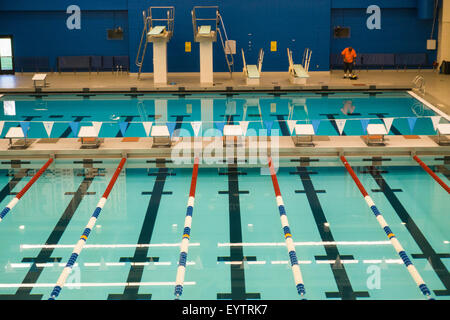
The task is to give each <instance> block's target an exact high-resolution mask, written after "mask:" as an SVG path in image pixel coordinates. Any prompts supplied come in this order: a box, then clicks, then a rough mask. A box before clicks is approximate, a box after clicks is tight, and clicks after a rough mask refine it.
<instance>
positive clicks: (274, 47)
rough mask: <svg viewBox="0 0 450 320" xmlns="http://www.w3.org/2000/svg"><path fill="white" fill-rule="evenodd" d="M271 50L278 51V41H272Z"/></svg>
mask: <svg viewBox="0 0 450 320" xmlns="http://www.w3.org/2000/svg"><path fill="white" fill-rule="evenodd" d="M270 51H277V42H276V41H270Z"/></svg>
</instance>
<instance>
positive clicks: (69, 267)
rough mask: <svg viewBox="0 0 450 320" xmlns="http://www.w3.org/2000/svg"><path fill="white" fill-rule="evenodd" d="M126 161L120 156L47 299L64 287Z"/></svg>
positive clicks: (56, 295)
mask: <svg viewBox="0 0 450 320" xmlns="http://www.w3.org/2000/svg"><path fill="white" fill-rule="evenodd" d="M126 161H127V159H126V158H122V160H120V163H119V165H118V166H117V169H116V171H115V172H114V174H113V176H112V178H111V180H110V181H109V184H108V186H107V187H106V190H105V192H104V193H103V196H102V198H101V199H100V201H99V202H98V204H97V207H96V208H95V210H94V213H93V214H92V216H91V218H90V219H89V222H88V224H87V225H86V228H85V229H84V232H83V234H82V235H81V237H80V239H79V240H78V242H77V244H76V246H75V248H74V249H73V251H72V254H71V256H70V258H69V261H68V262H67V264H66V266H65V267H64V269H63V271H62V272H61V275H60V276H59V278H58V281H57V282H56V285H55V287H54V288H53V291H52V292H51V294H50V298H49V299H48V300H55V299H56V298H57V297H58V296H59V294H60V292H61V290H62V288H63V287H64V284H65V283H66V280H67V277H68V276H69V275H70V273H71V272H72V268H73V266H74V264H75V262H76V261H77V258H78V256H79V255H80V253H81V251H82V250H83V247H84V245H85V244H86V241H87V238H88V237H89V234H90V233H91V231H92V228H93V227H94V225H95V223H96V222H97V219H98V216H99V215H100V212H101V211H102V209H103V206H104V205H105V203H106V200H108V196H109V194H110V193H111V190H112V188H113V187H114V184H115V183H116V181H117V178H118V177H119V174H120V172H121V171H122V168H123V166H124V165H125V162H126Z"/></svg>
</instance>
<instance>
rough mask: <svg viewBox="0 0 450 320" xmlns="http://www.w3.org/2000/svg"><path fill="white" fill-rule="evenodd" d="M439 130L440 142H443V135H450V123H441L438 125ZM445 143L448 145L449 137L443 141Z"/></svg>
mask: <svg viewBox="0 0 450 320" xmlns="http://www.w3.org/2000/svg"><path fill="white" fill-rule="evenodd" d="M436 129H437V132H438V144H439V145H440V144H441V136H448V135H450V123H439V124H438V125H437V126H436ZM442 144H443V145H448V144H449V141H448V139H447V140H446V141H445V142H443V143H442Z"/></svg>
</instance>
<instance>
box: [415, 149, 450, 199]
mask: <svg viewBox="0 0 450 320" xmlns="http://www.w3.org/2000/svg"><path fill="white" fill-rule="evenodd" d="M413 159H414V160H416V162H417V163H418V164H419V165H420V166H421V167H422V168H423V169H424V170H425V171H426V172H427V173H428V174H429V175H430V176H431V177H432V178H433V179H434V180H435V181H436V182H437V183H439V185H440V186H441V187H442V188H444V190H445V191H447V193H449V194H450V187H449V186H448V185H447V184H446V183H445V182H444V181H442V179H441V178H439V177H438V176H437V175H436V173H434V172H433V170H431V169H430V168H429V167H428V166H427V165H426V164H425V163H424V162H423V161H422V160H421V159H420V158H419V157H418V156H416V155H415V156H413Z"/></svg>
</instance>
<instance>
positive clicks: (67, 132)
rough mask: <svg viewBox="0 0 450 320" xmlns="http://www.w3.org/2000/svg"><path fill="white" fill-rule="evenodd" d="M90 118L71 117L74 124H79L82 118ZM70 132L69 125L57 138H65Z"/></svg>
mask: <svg viewBox="0 0 450 320" xmlns="http://www.w3.org/2000/svg"><path fill="white" fill-rule="evenodd" d="M90 117H91V116H72V118H75V119H74V120H73V121H74V122H81V121H83V119H84V118H90ZM71 132H72V128H70V125H69V126H68V127H67V129H66V130H64V132H63V133H62V134H61V135H60V136H59V137H60V138H67V137H68V136H69V134H70V133H71Z"/></svg>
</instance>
